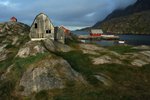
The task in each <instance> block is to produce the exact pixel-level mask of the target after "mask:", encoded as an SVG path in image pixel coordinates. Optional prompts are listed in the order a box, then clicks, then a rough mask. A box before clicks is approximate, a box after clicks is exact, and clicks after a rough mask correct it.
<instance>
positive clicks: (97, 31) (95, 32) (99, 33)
mask: <svg viewBox="0 0 150 100" xmlns="http://www.w3.org/2000/svg"><path fill="white" fill-rule="evenodd" d="M102 35H103V31H102V29H91V32H90V36H94V37H98V36H102Z"/></svg>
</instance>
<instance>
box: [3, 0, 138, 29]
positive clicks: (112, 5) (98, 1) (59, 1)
mask: <svg viewBox="0 0 150 100" xmlns="http://www.w3.org/2000/svg"><path fill="white" fill-rule="evenodd" d="M136 1H137V0H0V22H5V21H8V20H9V19H10V17H12V16H15V17H16V18H17V19H18V21H20V22H23V23H26V24H28V25H31V24H32V22H33V19H34V18H35V16H36V15H37V14H39V13H41V12H43V13H45V14H47V15H48V16H49V18H50V19H51V20H52V22H53V24H54V25H55V26H58V25H64V26H67V27H70V28H72V29H75V28H82V27H86V26H92V25H93V24H95V23H96V22H97V21H100V20H103V19H104V18H105V17H106V16H107V15H108V14H110V13H111V12H112V11H114V10H115V9H123V8H125V7H127V6H129V5H131V4H134V3H135V2H136Z"/></svg>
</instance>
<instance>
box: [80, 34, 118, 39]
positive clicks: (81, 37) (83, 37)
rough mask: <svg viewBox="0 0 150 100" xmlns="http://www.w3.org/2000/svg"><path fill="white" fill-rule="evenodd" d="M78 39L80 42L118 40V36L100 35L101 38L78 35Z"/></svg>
mask: <svg viewBox="0 0 150 100" xmlns="http://www.w3.org/2000/svg"><path fill="white" fill-rule="evenodd" d="M78 39H82V40H118V39H119V36H116V35H101V36H91V35H79V36H78Z"/></svg>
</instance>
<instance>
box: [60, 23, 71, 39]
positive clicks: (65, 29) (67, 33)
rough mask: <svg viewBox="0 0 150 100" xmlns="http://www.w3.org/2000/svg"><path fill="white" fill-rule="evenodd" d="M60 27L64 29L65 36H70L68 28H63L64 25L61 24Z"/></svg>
mask: <svg viewBox="0 0 150 100" xmlns="http://www.w3.org/2000/svg"><path fill="white" fill-rule="evenodd" d="M60 28H61V29H62V30H63V31H64V33H65V37H66V38H68V37H70V36H71V31H70V30H69V29H67V28H65V27H64V26H61V27H60Z"/></svg>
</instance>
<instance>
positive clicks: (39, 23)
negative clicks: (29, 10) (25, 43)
mask: <svg viewBox="0 0 150 100" xmlns="http://www.w3.org/2000/svg"><path fill="white" fill-rule="evenodd" d="M29 35H30V38H31V40H32V41H40V40H45V39H47V38H48V39H51V40H53V41H58V42H61V43H65V36H64V32H63V31H61V29H60V28H59V27H54V25H53V23H52V21H51V20H50V19H49V18H48V16H47V15H46V14H44V13H40V14H39V15H37V16H36V17H35V19H34V21H33V23H32V25H31V28H30V34H29Z"/></svg>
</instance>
